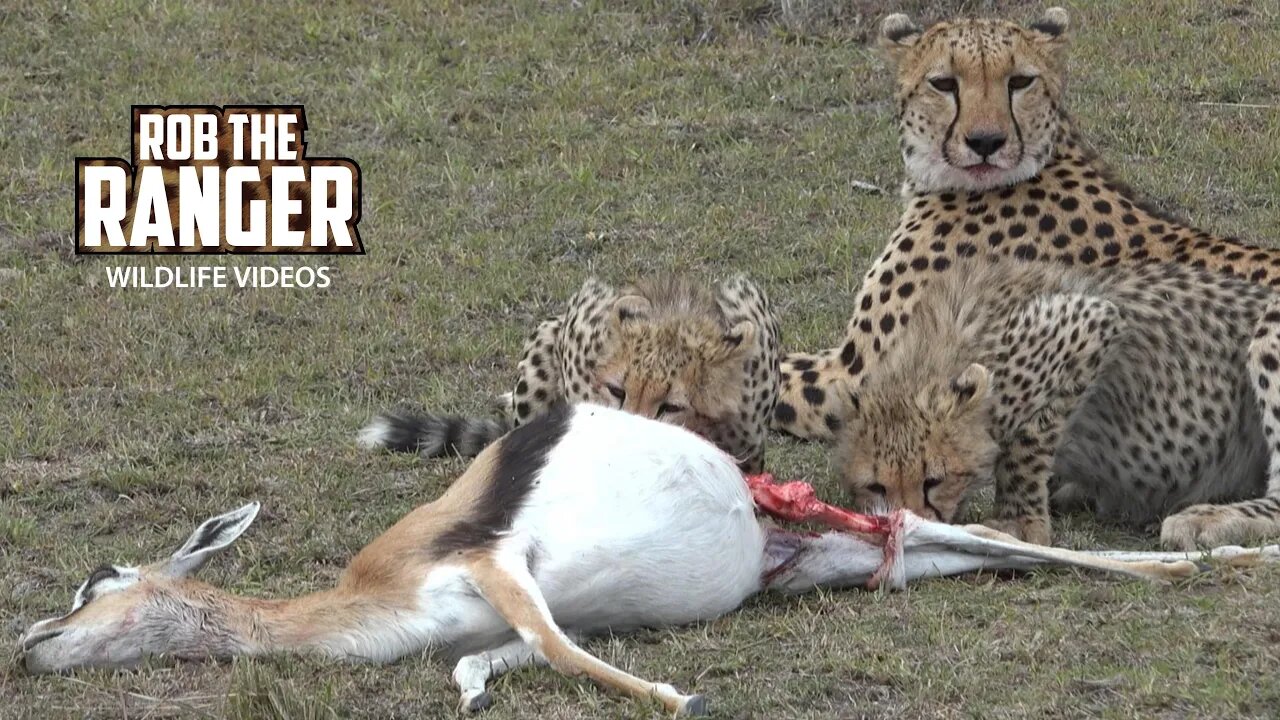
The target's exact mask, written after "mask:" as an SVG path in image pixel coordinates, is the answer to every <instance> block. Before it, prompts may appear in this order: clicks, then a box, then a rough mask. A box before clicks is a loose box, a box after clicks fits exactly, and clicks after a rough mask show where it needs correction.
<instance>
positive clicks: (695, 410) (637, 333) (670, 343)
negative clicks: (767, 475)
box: [595, 295, 756, 435]
mask: <svg viewBox="0 0 1280 720" xmlns="http://www.w3.org/2000/svg"><path fill="white" fill-rule="evenodd" d="M652 310H653V307H652V304H651V303H650V301H649V300H648V299H647V298H645V297H642V296H640V295H624V296H622V297H620V298H618V299H617V300H616V301H615V302H614V305H613V310H612V316H611V318H610V320H611V328H610V329H611V332H612V336H613V342H612V343H611V345H612V348H613V349H612V352H610V353H609V354H608V357H606V358H604V359H603V360H602V362H600V364H599V365H598V371H597V372H596V374H595V383H596V385H597V386H598V387H597V388H595V389H596V391H597V392H596V394H597V395H598V396H605V394H606V393H607V395H609V396H612V397H613V399H614V401H615V402H616V403H617V406H618V407H620V408H622V409H623V410H626V411H627V412H631V413H635V414H637V415H643V416H644V417H649V418H656V419H658V420H662V421H664V422H670V423H672V424H675V425H681V426H684V427H686V428H688V429H690V430H692V431H694V432H697V433H700V434H703V435H706V434H707V433H709V432H710V431H711V430H712V428H715V427H717V426H720V425H721V424H723V423H724V422H725V421H726V420H727V419H729V418H731V417H732V416H733V415H734V414H736V413H738V412H739V406H740V405H741V398H742V388H743V387H744V386H745V385H746V377H745V370H744V359H745V357H746V355H747V353H748V352H749V351H750V349H751V348H752V347H753V346H754V344H755V336H756V326H755V324H754V323H752V322H750V321H743V322H740V323H738V324H737V325H734V326H733V327H732V328H729V329H728V330H725V329H724V328H723V327H722V326H721V325H720V324H719V323H717V322H716V321H715V320H714V319H712V318H709V317H702V316H698V315H676V316H661V317H659V316H655V314H654V313H653V312H652Z"/></svg>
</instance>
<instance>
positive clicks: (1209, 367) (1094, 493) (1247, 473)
mask: <svg viewBox="0 0 1280 720" xmlns="http://www.w3.org/2000/svg"><path fill="white" fill-rule="evenodd" d="M964 264H965V265H967V267H960V268H957V270H958V272H954V273H949V274H947V275H945V276H942V277H939V278H937V279H936V280H935V281H934V282H931V283H929V285H928V286H927V287H926V288H924V289H923V290H922V291H921V297H920V298H919V301H918V304H917V306H916V308H915V310H914V312H913V313H912V314H911V317H910V319H909V322H908V326H907V328H906V329H905V331H904V332H903V335H902V338H901V340H900V341H899V342H897V343H895V345H894V347H893V348H892V349H891V350H890V352H889V353H888V354H887V355H886V357H885V362H884V364H883V365H882V366H881V367H879V368H877V370H876V372H875V373H872V374H871V376H869V377H868V379H867V382H866V384H865V385H864V386H863V387H862V388H860V389H859V390H858V391H857V392H856V394H855V396H854V398H853V411H852V414H851V416H850V419H849V422H848V424H847V426H846V427H845V429H844V431H843V433H842V435H843V441H842V443H841V445H840V447H839V449H838V450H837V462H838V464H839V467H840V472H841V474H842V478H843V481H844V483H845V485H846V486H847V487H848V488H850V489H851V490H852V491H853V493H854V494H855V495H856V496H858V498H859V499H860V500H861V501H862V502H863V503H867V504H870V503H881V502H887V503H888V504H890V505H893V506H897V507H906V508H909V509H911V510H913V511H915V512H917V513H919V514H921V515H923V516H924V517H929V518H938V519H941V520H945V521H950V520H951V519H952V518H953V517H954V516H955V514H956V512H957V510H958V508H959V507H960V506H961V504H962V502H963V501H964V499H965V498H966V496H967V495H968V494H969V491H970V490H971V489H973V488H974V487H975V486H977V485H979V484H981V483H983V482H984V481H990V480H994V482H995V490H996V508H995V513H994V518H993V519H992V520H991V522H990V523H989V524H991V525H993V526H995V527H997V528H999V529H1001V530H1004V531H1006V532H1010V533H1011V534H1014V535H1016V536H1018V537H1020V538H1022V539H1024V540H1029V541H1033V542H1038V543H1047V542H1049V540H1050V535H1051V533H1050V520H1049V501H1050V493H1051V492H1052V493H1053V495H1054V500H1055V504H1056V502H1057V501H1059V500H1061V501H1064V502H1072V503H1075V504H1080V503H1085V504H1088V505H1089V506H1091V507H1093V508H1095V509H1096V510H1097V511H1098V513H1099V514H1100V515H1103V516H1111V517H1118V518H1122V519H1127V520H1129V521H1134V522H1147V521H1151V520H1155V519H1159V518H1161V517H1164V518H1165V519H1164V522H1163V526H1162V529H1161V540H1162V541H1163V542H1164V543H1165V544H1166V545H1170V546H1174V547H1179V548H1191V547H1195V546H1197V545H1218V544H1224V543H1234V542H1240V541H1242V540H1244V539H1245V538H1249V537H1254V536H1259V535H1275V534H1280V445H1278V444H1280V298H1277V297H1274V296H1273V295H1272V293H1271V292H1270V291H1268V290H1267V289H1266V288H1263V287H1260V286H1258V285H1255V284H1251V283H1248V282H1245V281H1242V280H1239V279H1235V278H1232V277H1228V276H1223V275H1220V274H1216V273H1210V272H1207V271H1204V270H1199V269H1195V268H1189V267H1186V266H1176V265H1164V264H1151V265H1146V266H1137V267H1125V266H1118V267H1113V268H1110V269H1108V270H1107V271H1105V272H1096V271H1095V272H1089V271H1085V270H1073V269H1071V268H1066V267H1061V266H1051V265H1044V266H1041V265H1039V264H1028V263H1018V262H1014V261H1010V260H997V261H990V260H977V259H975V260H968V261H964ZM1051 478H1052V479H1053V487H1050V479H1051ZM1203 503H1225V504H1203ZM1169 513H1173V514H1172V515H1170V514H1169ZM1166 515H1167V517H1165V516H1166Z"/></svg>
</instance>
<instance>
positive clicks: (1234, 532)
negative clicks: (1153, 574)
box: [1160, 298, 1280, 550]
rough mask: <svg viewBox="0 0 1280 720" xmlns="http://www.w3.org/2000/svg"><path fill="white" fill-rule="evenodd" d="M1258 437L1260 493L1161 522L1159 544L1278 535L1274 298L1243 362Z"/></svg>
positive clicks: (1279, 402)
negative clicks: (1261, 443)
mask: <svg viewBox="0 0 1280 720" xmlns="http://www.w3.org/2000/svg"><path fill="white" fill-rule="evenodd" d="M1247 367H1248V372H1249V377H1250V378H1251V379H1252V380H1253V392H1254V397H1255V398H1256V399H1257V403H1258V413H1259V417H1260V419H1261V421H1262V423H1261V424H1262V432H1263V437H1264V439H1265V441H1266V443H1267V450H1268V452H1269V453H1270V456H1271V462H1270V467H1269V468H1268V472H1267V489H1266V494H1265V495H1264V496H1263V497H1260V498H1254V499H1252V500H1243V501H1240V502H1234V503H1227V504H1223V505H1212V504H1204V505H1192V506H1191V507H1189V508H1187V509H1185V510H1182V511H1181V512H1178V513H1176V514H1174V515H1170V516H1169V517H1167V518H1165V520H1164V523H1163V524H1162V525H1161V527H1160V541H1161V543H1162V544H1164V545H1165V546H1166V547H1172V548H1179V549H1183V550H1189V549H1192V548H1196V547H1214V546H1218V545H1229V544H1234V543H1242V542H1245V541H1246V540H1253V539H1257V538H1265V537H1276V536H1280V298H1275V299H1272V300H1271V301H1270V302H1269V303H1267V308H1266V311H1265V312H1264V313H1263V315H1262V317H1261V318H1260V319H1259V320H1258V322H1257V324H1256V327H1255V332H1254V335H1253V340H1252V341H1250V343H1249V356H1248V360H1247Z"/></svg>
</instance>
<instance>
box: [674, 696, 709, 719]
mask: <svg viewBox="0 0 1280 720" xmlns="http://www.w3.org/2000/svg"><path fill="white" fill-rule="evenodd" d="M680 714H681V715H685V716H689V717H706V715H707V714H708V711H707V696H706V695H690V696H689V699H688V700H685V701H684V706H683V707H681V708H680Z"/></svg>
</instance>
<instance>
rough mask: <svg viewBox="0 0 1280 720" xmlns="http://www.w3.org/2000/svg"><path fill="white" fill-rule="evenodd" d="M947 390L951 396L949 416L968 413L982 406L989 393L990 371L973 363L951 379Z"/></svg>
mask: <svg viewBox="0 0 1280 720" xmlns="http://www.w3.org/2000/svg"><path fill="white" fill-rule="evenodd" d="M947 389H948V390H949V391H950V393H951V396H952V401H951V402H952V405H951V414H953V415H957V414H960V413H965V412H969V411H970V410H973V409H974V408H977V407H979V406H980V405H982V402H983V401H984V400H986V399H987V394H988V393H990V392H991V371H990V370H988V369H987V368H986V367H984V366H982V365H979V364H978V363H973V364H971V365H970V366H969V367H967V368H965V369H964V371H963V372H961V373H960V374H959V375H957V376H955V377H954V378H952V379H951V385H950V387H948V388H947Z"/></svg>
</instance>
